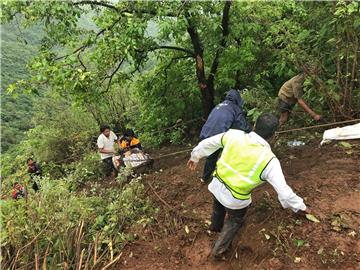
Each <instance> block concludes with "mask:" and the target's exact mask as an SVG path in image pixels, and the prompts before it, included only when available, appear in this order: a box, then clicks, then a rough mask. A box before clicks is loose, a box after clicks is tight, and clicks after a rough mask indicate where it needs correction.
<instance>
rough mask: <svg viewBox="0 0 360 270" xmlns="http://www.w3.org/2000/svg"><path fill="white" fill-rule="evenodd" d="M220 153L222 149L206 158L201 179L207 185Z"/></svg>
mask: <svg viewBox="0 0 360 270" xmlns="http://www.w3.org/2000/svg"><path fill="white" fill-rule="evenodd" d="M221 151H222V149H219V150H217V151H215V152H214V153H212V154H211V155H210V156H208V157H207V158H206V162H205V166H204V172H203V177H202V179H203V180H204V182H205V183H209V182H210V181H211V179H212V174H213V172H214V171H215V168H216V162H217V161H218V159H219V156H220V154H221Z"/></svg>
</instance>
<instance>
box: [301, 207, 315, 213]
mask: <svg viewBox="0 0 360 270" xmlns="http://www.w3.org/2000/svg"><path fill="white" fill-rule="evenodd" d="M303 212H304V213H305V214H312V213H313V211H312V210H311V208H309V206H306V209H305V210H304V211H303Z"/></svg>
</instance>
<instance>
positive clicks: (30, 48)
mask: <svg viewBox="0 0 360 270" xmlns="http://www.w3.org/2000/svg"><path fill="white" fill-rule="evenodd" d="M19 21H20V19H17V20H14V21H13V22H11V23H9V24H6V25H1V47H2V50H1V94H0V95H1V132H2V136H1V149H2V151H3V152H5V151H7V150H8V149H9V148H10V147H11V146H12V145H15V144H17V143H19V142H20V141H21V140H22V139H23V138H24V137H25V132H26V131H27V130H28V129H30V128H31V127H32V124H31V123H30V122H31V121H30V120H31V116H32V111H33V108H32V104H33V102H34V100H36V98H34V97H32V96H30V95H27V94H25V93H17V94H16V95H11V94H7V93H6V91H5V90H6V89H7V87H8V86H9V85H10V84H12V83H15V82H17V81H19V80H25V79H28V77H29V74H28V72H27V70H26V64H27V62H28V61H29V60H30V59H31V58H32V57H33V56H34V55H35V54H36V53H37V49H38V46H39V42H40V38H41V29H40V28H39V27H32V28H29V29H23V30H21V27H20V26H19Z"/></svg>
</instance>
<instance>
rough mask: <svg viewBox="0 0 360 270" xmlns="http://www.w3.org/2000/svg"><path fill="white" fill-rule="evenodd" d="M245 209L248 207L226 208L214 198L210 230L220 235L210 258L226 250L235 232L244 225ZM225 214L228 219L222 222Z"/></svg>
mask: <svg viewBox="0 0 360 270" xmlns="http://www.w3.org/2000/svg"><path fill="white" fill-rule="evenodd" d="M247 209H248V207H246V208H243V209H237V210H232V209H229V208H226V207H224V206H223V205H222V204H221V203H220V202H219V201H218V200H217V199H216V198H215V197H214V204H213V213H212V216H211V225H210V230H212V231H215V232H220V235H219V238H218V239H217V240H216V242H215V246H214V248H213V250H212V252H211V254H212V256H214V257H219V256H221V255H222V254H223V253H224V252H226V251H227V250H228V248H229V247H230V245H231V243H232V241H233V239H234V238H235V236H236V234H237V232H238V231H239V229H240V228H241V226H242V225H243V223H244V217H245V214H246V211H247ZM226 213H227V214H228V217H227V219H226V220H225V222H224V219H225V214H226Z"/></svg>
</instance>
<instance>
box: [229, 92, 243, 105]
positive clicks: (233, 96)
mask: <svg viewBox="0 0 360 270" xmlns="http://www.w3.org/2000/svg"><path fill="white" fill-rule="evenodd" d="M224 100H228V101H231V102H233V103H234V104H236V105H237V106H239V107H242V106H243V105H244V100H243V99H242V98H241V96H240V93H239V91H237V90H234V89H231V90H230V91H229V92H228V93H227V95H226V96H225V99H224Z"/></svg>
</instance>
